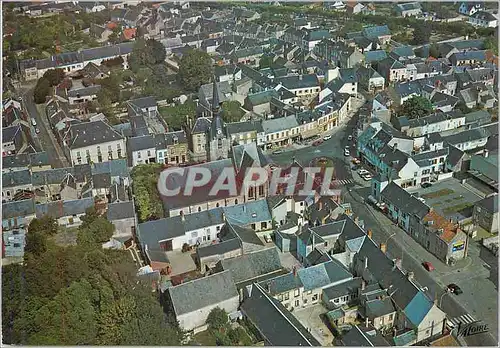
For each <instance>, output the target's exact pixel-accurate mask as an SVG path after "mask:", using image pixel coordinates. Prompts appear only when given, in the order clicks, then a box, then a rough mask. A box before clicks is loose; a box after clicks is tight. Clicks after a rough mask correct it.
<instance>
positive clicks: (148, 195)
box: [131, 163, 164, 221]
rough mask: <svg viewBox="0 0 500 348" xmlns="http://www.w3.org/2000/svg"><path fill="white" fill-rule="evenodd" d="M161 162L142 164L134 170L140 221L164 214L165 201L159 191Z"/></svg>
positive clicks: (133, 183)
mask: <svg viewBox="0 0 500 348" xmlns="http://www.w3.org/2000/svg"><path fill="white" fill-rule="evenodd" d="M161 169H162V166H161V165H160V164H156V163H155V164H141V165H138V166H135V167H134V168H133V170H132V173H131V175H132V179H133V182H132V188H133V190H134V195H135V202H136V206H137V211H138V215H139V220H140V221H148V220H156V219H161V218H163V216H164V210H163V202H162V200H161V198H160V194H159V193H158V188H157V185H158V178H159V175H160V171H161Z"/></svg>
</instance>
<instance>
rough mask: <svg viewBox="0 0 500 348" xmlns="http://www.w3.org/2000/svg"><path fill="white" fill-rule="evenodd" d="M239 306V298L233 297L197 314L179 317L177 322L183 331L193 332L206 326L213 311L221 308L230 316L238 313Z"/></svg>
mask: <svg viewBox="0 0 500 348" xmlns="http://www.w3.org/2000/svg"><path fill="white" fill-rule="evenodd" d="M238 306H239V296H238V295H236V296H235V297H232V298H230V299H228V300H225V301H223V302H220V303H217V304H215V305H212V306H208V307H205V308H201V309H199V310H197V311H195V312H191V313H186V314H182V315H179V316H177V320H178V321H179V326H180V327H181V328H182V329H184V330H186V331H191V330H194V329H195V328H198V327H201V326H203V325H204V324H205V322H206V321H207V317H208V315H209V314H210V312H211V311H212V309H214V308H216V307H219V308H221V309H224V310H225V311H226V312H227V313H228V314H230V313H233V312H236V311H237V310H238Z"/></svg>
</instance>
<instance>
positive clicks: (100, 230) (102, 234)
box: [77, 217, 115, 246]
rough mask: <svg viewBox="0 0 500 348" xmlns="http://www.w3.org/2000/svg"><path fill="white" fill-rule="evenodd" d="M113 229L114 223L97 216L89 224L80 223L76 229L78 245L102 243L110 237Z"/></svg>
mask: <svg viewBox="0 0 500 348" xmlns="http://www.w3.org/2000/svg"><path fill="white" fill-rule="evenodd" d="M114 230H115V227H114V225H113V224H112V223H111V222H109V221H108V220H106V219H105V218H103V217H98V218H96V219H95V220H94V221H92V223H91V224H89V225H86V226H84V225H82V226H80V228H79V229H78V235H77V242H78V244H80V245H86V246H93V245H94V244H102V243H105V242H107V241H109V240H110V239H111V236H112V235H113V232H114Z"/></svg>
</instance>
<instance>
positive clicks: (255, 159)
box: [232, 142, 269, 171]
mask: <svg viewBox="0 0 500 348" xmlns="http://www.w3.org/2000/svg"><path fill="white" fill-rule="evenodd" d="M232 156H233V163H234V166H235V168H236V170H237V171H240V170H242V169H246V168H248V167H250V166H252V165H254V164H255V165H257V166H259V167H265V166H267V165H268V164H269V159H268V158H267V157H266V155H264V153H263V152H262V150H261V149H260V148H259V147H258V146H257V144H255V142H252V143H250V144H243V145H236V146H233V148H232Z"/></svg>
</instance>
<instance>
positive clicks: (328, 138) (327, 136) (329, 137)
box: [323, 135, 332, 141]
mask: <svg viewBox="0 0 500 348" xmlns="http://www.w3.org/2000/svg"><path fill="white" fill-rule="evenodd" d="M331 138H332V136H331V135H325V136H324V137H323V140H324V141H327V140H330V139H331Z"/></svg>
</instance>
